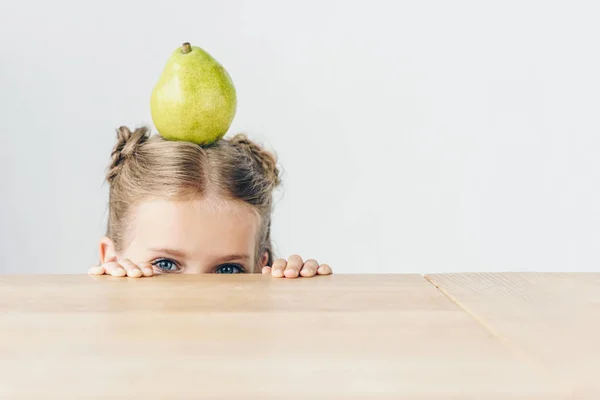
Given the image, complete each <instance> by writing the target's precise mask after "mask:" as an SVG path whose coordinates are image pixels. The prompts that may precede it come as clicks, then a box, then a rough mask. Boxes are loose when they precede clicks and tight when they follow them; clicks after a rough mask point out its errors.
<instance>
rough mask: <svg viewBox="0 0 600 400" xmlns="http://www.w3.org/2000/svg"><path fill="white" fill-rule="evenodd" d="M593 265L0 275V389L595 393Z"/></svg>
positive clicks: (198, 394) (249, 394) (11, 393)
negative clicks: (576, 268)
mask: <svg viewBox="0 0 600 400" xmlns="http://www.w3.org/2000/svg"><path fill="white" fill-rule="evenodd" d="M598 284H600V274H571V275H569V274H554V275H553V274H456V275H431V276H426V277H423V276H420V275H333V276H329V277H316V278H310V279H297V280H285V279H273V278H270V277H264V276H261V275H230V276H224V275H195V276H193V275H179V276H177V275H170V276H158V277H153V278H143V279H126V278H112V277H91V276H87V275H81V276H79V275H65V276H58V275H51V276H31V275H30V276H10V275H4V276H0V399H7V400H8V399H11V400H12V399H15V400H17V399H49V398H52V399H54V398H57V399H89V398H97V399H106V398H118V399H198V398H223V399H225V398H244V399H250V398H254V399H307V398H339V399H348V398H369V399H373V398H403V399H448V398H452V399H477V400H480V399H513V398H518V399H571V398H574V399H600V383H599V382H600V380H599V379H596V375H598V373H600V340H599V339H600V312H599V311H600V291H599V290H598V289H597V288H598Z"/></svg>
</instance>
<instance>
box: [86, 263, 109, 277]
mask: <svg viewBox="0 0 600 400" xmlns="http://www.w3.org/2000/svg"><path fill="white" fill-rule="evenodd" d="M105 272H106V271H105V270H104V267H103V266H102V265H96V266H94V267H92V268H90V269H89V270H88V274H90V275H104V273H105Z"/></svg>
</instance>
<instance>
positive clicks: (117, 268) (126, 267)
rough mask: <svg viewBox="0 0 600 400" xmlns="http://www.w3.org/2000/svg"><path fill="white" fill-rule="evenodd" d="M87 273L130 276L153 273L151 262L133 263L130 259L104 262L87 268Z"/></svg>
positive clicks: (137, 276)
mask: <svg viewBox="0 0 600 400" xmlns="http://www.w3.org/2000/svg"><path fill="white" fill-rule="evenodd" d="M88 274H90V275H105V274H106V275H112V276H119V277H124V276H128V277H130V278H141V277H142V276H152V275H154V270H153V269H152V264H150V263H142V264H139V265H136V264H134V263H133V262H131V260H128V259H124V260H119V261H114V262H108V263H104V264H102V265H99V266H96V267H92V268H90V269H89V271H88Z"/></svg>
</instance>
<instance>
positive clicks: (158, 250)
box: [150, 248, 185, 258]
mask: <svg viewBox="0 0 600 400" xmlns="http://www.w3.org/2000/svg"><path fill="white" fill-rule="evenodd" d="M150 251H152V252H154V253H160V254H167V255H169V256H171V257H178V258H185V252H184V251H181V250H175V249H163V248H152V249H150Z"/></svg>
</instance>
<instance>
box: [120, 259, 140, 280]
mask: <svg viewBox="0 0 600 400" xmlns="http://www.w3.org/2000/svg"><path fill="white" fill-rule="evenodd" d="M119 264H121V266H122V267H123V268H125V271H127V276H128V277H130V278H139V277H141V276H143V275H144V274H143V272H142V270H141V269H139V267H138V266H137V265H135V264H134V263H133V262H132V261H131V260H130V259H128V258H125V259H123V260H120V261H119Z"/></svg>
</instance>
